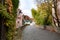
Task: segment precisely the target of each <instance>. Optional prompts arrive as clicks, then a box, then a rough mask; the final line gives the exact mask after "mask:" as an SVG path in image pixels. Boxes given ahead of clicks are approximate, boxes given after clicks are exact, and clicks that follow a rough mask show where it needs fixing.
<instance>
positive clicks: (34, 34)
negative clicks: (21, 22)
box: [17, 25, 60, 40]
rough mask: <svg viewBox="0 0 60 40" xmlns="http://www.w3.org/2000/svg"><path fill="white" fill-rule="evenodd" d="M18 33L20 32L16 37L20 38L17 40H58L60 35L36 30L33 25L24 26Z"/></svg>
mask: <svg viewBox="0 0 60 40" xmlns="http://www.w3.org/2000/svg"><path fill="white" fill-rule="evenodd" d="M20 33H21V31H20V32H18V36H19V35H20V36H21V35H22V36H21V37H18V38H21V40H60V34H58V33H55V32H50V31H47V30H43V29H40V28H37V27H36V26H35V25H31V26H26V27H25V28H24V29H23V30H22V33H21V34H20ZM18 38H17V40H20V39H18Z"/></svg>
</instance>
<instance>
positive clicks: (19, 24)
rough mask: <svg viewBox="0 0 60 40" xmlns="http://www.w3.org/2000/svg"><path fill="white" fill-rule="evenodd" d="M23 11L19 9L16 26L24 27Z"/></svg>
mask: <svg viewBox="0 0 60 40" xmlns="http://www.w3.org/2000/svg"><path fill="white" fill-rule="evenodd" d="M22 20H23V13H22V12H21V10H20V9H17V18H16V27H17V28H19V27H22Z"/></svg>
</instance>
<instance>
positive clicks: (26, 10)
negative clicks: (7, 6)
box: [19, 0, 36, 18]
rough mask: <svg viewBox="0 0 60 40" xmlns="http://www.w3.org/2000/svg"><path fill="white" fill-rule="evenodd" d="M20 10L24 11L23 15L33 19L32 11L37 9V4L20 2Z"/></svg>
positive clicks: (28, 1) (31, 1)
mask: <svg viewBox="0 0 60 40" xmlns="http://www.w3.org/2000/svg"><path fill="white" fill-rule="evenodd" d="M19 8H20V9H21V10H22V12H23V14H25V15H28V16H29V17H31V18H32V13H31V9H32V8H34V9H36V4H34V0H20V3H19Z"/></svg>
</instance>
